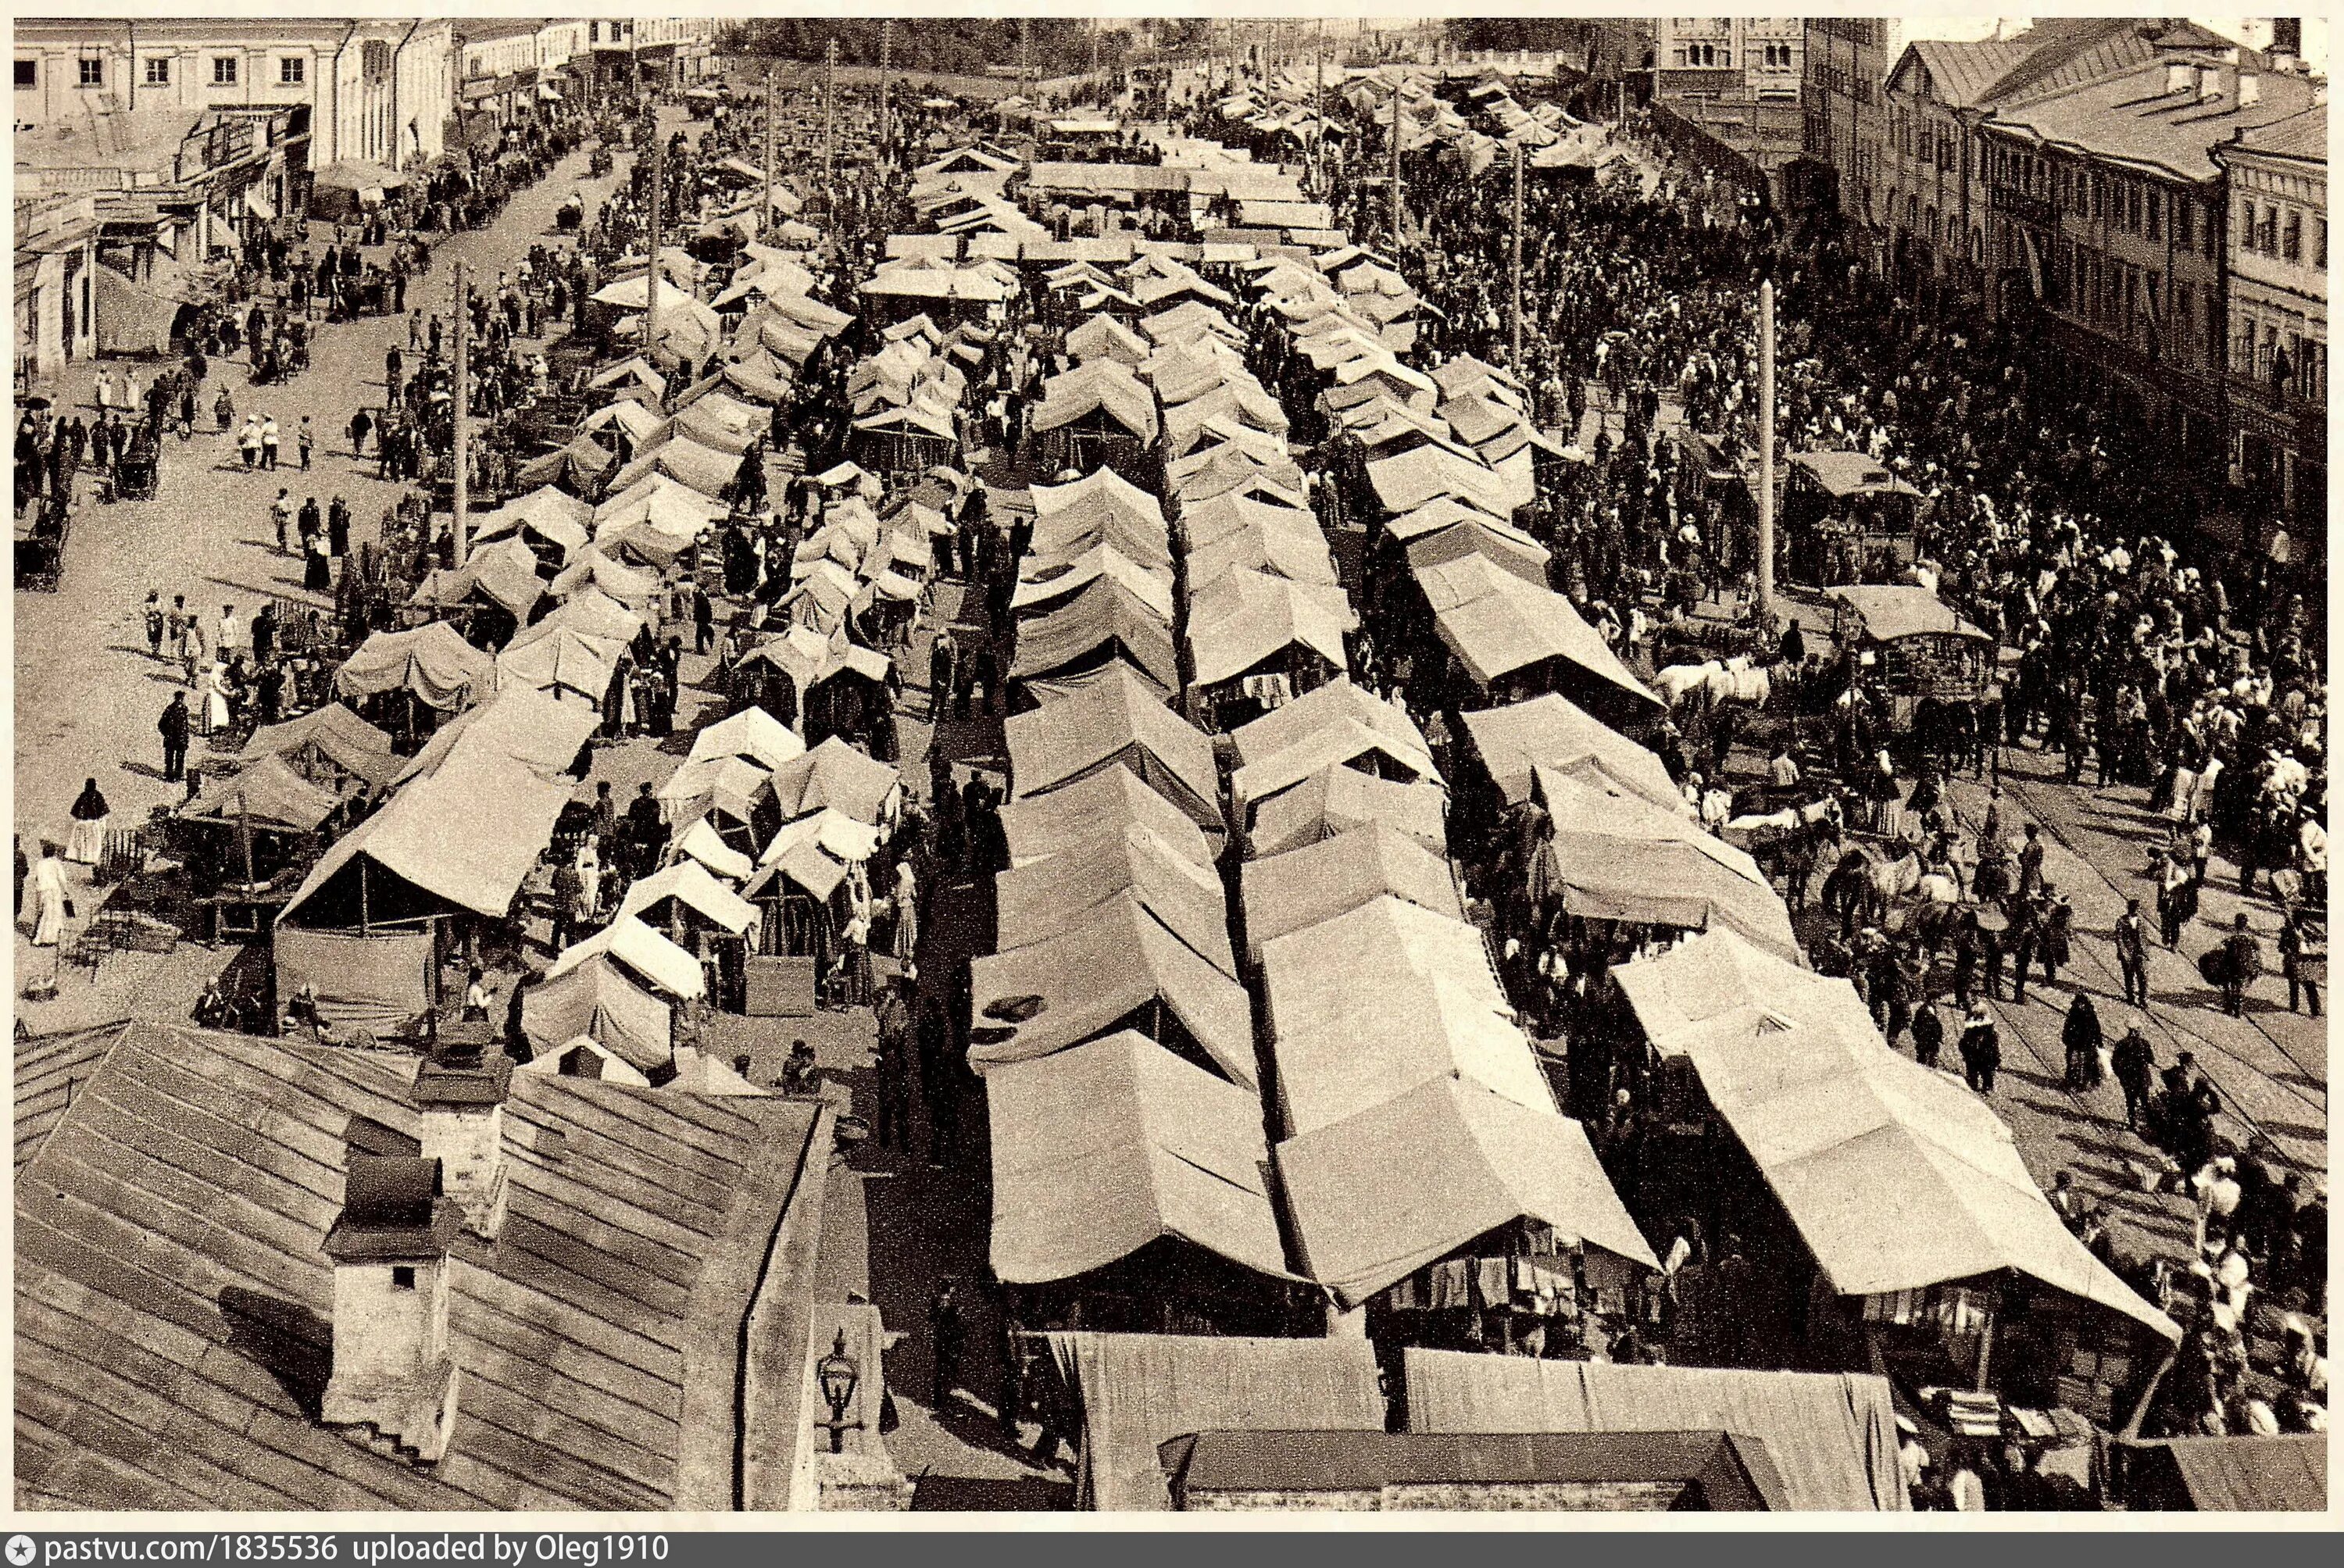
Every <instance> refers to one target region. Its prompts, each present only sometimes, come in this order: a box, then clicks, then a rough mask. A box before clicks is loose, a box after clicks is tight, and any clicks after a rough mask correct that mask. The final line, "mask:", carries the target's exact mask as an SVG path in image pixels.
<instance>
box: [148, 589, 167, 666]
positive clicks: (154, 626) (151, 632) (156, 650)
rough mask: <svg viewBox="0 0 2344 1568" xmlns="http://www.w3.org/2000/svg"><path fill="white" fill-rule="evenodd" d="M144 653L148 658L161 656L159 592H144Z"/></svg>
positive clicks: (161, 624) (160, 604) (161, 616)
mask: <svg viewBox="0 0 2344 1568" xmlns="http://www.w3.org/2000/svg"><path fill="white" fill-rule="evenodd" d="M145 614H146V618H147V656H148V657H149V658H154V659H160V658H161V657H162V656H163V595H162V593H161V592H160V591H159V590H157V589H152V588H150V589H148V590H147V605H146V611H145Z"/></svg>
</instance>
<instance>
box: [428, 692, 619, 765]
mask: <svg viewBox="0 0 2344 1568" xmlns="http://www.w3.org/2000/svg"><path fill="white" fill-rule="evenodd" d="M599 723H601V720H600V717H599V715H597V714H596V713H594V712H592V711H591V709H581V707H580V706H579V705H578V704H577V703H563V702H560V701H557V700H556V699H555V698H554V697H552V696H551V695H550V694H548V693H543V692H533V691H529V690H526V689H515V688H510V687H508V688H507V689H506V690H504V691H501V692H500V693H497V699H496V701H495V702H493V703H483V704H482V705H480V706H479V707H476V708H473V709H470V711H468V712H465V713H459V714H457V715H456V716H455V717H454V718H452V719H450V720H449V721H448V722H447V723H443V724H441V725H440V728H439V729H438V730H437V731H436V732H435V733H433V734H432V736H431V739H430V740H429V741H428V742H426V743H425V744H424V747H423V749H422V750H421V751H419V752H418V753H416V754H415V755H414V756H413V757H412V758H411V759H409V762H408V764H407V766H406V767H405V768H404V769H402V770H401V771H400V773H399V782H400V783H402V784H403V783H405V782H406V781H407V780H409V779H411V778H414V777H416V776H418V775H419V774H431V773H436V772H438V771H439V770H440V769H441V768H443V767H447V766H450V765H452V764H459V763H465V762H475V761H477V762H480V763H482V764H488V765H490V766H493V767H503V766H507V765H519V766H521V767H525V768H527V769H529V770H530V772H531V773H533V774H537V775H538V776H539V777H541V778H544V779H548V780H557V779H558V782H560V783H561V784H564V785H567V784H568V783H569V780H568V779H566V778H560V777H559V775H561V774H565V773H567V772H568V770H569V768H570V765H571V763H573V762H575V761H576V760H577V757H578V751H579V748H580V747H581V746H583V745H584V744H586V742H587V739H588V738H589V737H590V736H591V735H592V734H593V733H594V731H595V728H596V726H597V725H598V724H599Z"/></svg>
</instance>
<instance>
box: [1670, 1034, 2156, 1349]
mask: <svg viewBox="0 0 2344 1568" xmlns="http://www.w3.org/2000/svg"><path fill="white" fill-rule="evenodd" d="M1687 1055H1688V1056H1689V1057H1691V1058H1692V1065H1693V1070H1694V1071H1695V1072H1697V1073H1698V1074H1699V1075H1700V1076H1701V1081H1702V1087H1703V1088H1704V1089H1705V1090H1706V1091H1707V1092H1708V1095H1709V1099H1710V1103H1711V1104H1712V1105H1713V1106H1714V1107H1715V1108H1716V1109H1717V1113H1718V1115H1719V1116H1721V1117H1722V1118H1724V1120H1725V1122H1726V1124H1727V1126H1729V1127H1731V1128H1733V1134H1734V1136H1735V1137H1736V1138H1739V1139H1740V1140H1741V1143H1742V1146H1743V1148H1744V1149H1745V1150H1747V1151H1748V1152H1749V1155H1750V1158H1752V1160H1753V1162H1755V1164H1756V1165H1757V1167H1758V1168H1759V1171H1760V1172H1761V1174H1763V1176H1764V1178H1765V1179H1766V1184H1767V1186H1768V1187H1770V1188H1771V1189H1773V1192H1774V1195H1775V1197H1776V1198H1777V1199H1780V1200H1781V1201H1782V1204H1783V1209H1785V1210H1786V1211H1787V1212H1788V1213H1789V1215H1790V1217H1791V1222H1792V1223H1793V1225H1795V1226H1797V1227H1798V1230H1799V1236H1800V1239H1802V1240H1803V1241H1804V1242H1805V1244H1806V1247H1807V1250H1808V1251H1809V1252H1811V1253H1812V1254H1814V1259H1815V1261H1816V1263H1817V1265H1818V1266H1819V1267H1820V1268H1821V1269H1822V1270H1823V1273H1824V1278H1825V1279H1826V1280H1829V1281H1830V1283H1831V1286H1832V1288H1833V1289H1834V1290H1836V1291H1838V1292H1839V1293H1840V1294H1842V1295H1846V1296H1866V1295H1876V1294H1880V1293H1883V1292H1886V1291H1892V1290H1919V1289H1921V1288H1923V1287H1925V1286H1928V1285H1936V1284H1943V1283H1946V1282H1948V1281H1952V1280H1970V1279H1975V1278H1976V1277H1978V1276H1980V1275H1985V1274H1993V1273H1996V1272H1999V1271H2001V1270H2014V1271H2016V1272H2017V1273H2021V1274H2026V1275H2028V1276H2030V1277H2031V1278H2033V1279H2036V1280H2040V1281H2042V1282H2043V1283H2045V1284H2046V1285H2049V1286H2052V1287H2053V1288H2055V1289H2056V1290H2064V1291H2066V1292H2067V1293H2068V1294H2069V1295H2071V1296H2076V1297H2079V1298H2081V1299H2083V1300H2088V1301H2093V1302H2096V1303H2098V1304H2099V1305H2101V1306H2103V1307H2106V1308H2107V1309H2109V1310H2112V1311H2115V1312H2118V1313H2121V1314H2122V1315H2124V1316H2125V1317H2127V1318H2130V1319H2132V1320H2135V1321H2137V1322H2139V1323H2143V1324H2146V1325H2147V1326H2148V1327H2149V1328H2151V1329H2154V1330H2156V1331H2157V1332H2158V1333H2160V1334H2162V1335H2164V1336H2165V1337H2166V1338H2167V1339H2169V1340H2177V1339H2179V1338H2180V1337H2181V1330H2180V1329H2179V1328H2178V1327H2177V1326H2176V1325H2175V1324H2174V1322H2173V1320H2171V1319H2169V1318H2167V1316H2166V1315H2165V1314H2164V1313H2162V1312H2160V1311H2158V1310H2157V1309H2156V1308H2155V1307H2152V1306H2151V1305H2149V1304H2148V1303H2147V1301H2144V1300H2141V1299H2140V1298H2139V1297H2138V1296H2137V1295H2135V1294H2134V1293H2133V1291H2132V1290H2131V1288H2130V1287H2129V1286H2127V1285H2126V1284H2125V1283H2124V1281H2123V1280H2119V1279H2117V1276H2116V1275H2115V1274H2113V1273H2111V1272H2110V1271H2109V1270H2108V1269H2107V1266H2106V1265H2105V1264H2103V1263H2102V1262H2101V1261H2100V1260H2099V1259H2096V1258H2095V1257H2093V1256H2092V1254H2091V1253H2090V1252H2088V1251H2087V1250H2086V1249H2085V1247H2084V1244H2083V1243H2082V1242H2081V1241H2079V1240H2077V1239H2076V1237H2075V1236H2074V1235H2073V1234H2072V1233H2071V1232H2070V1231H2069V1230H2068V1229H2067V1228H2066V1225H2064V1224H2063V1223H2061V1221H2060V1219H2059V1216H2058V1214H2057V1213H2056V1211H2054V1210H2053V1209H2052V1208H2051V1204H2050V1200H2049V1199H2046V1198H2045V1197H2044V1195H2043V1190H2042V1189H2041V1188H2039V1187H2037V1186H2036V1183H2035V1179H2034V1178H2033V1176H2031V1175H2030V1174H2029V1173H2028V1171H2027V1168H2026V1162H2025V1161H2024V1160H2022V1159H2021V1158H2019V1154H2018V1146H2017V1143H2016V1140H2015V1139H2014V1138H2012V1136H2011V1133H2010V1129H2009V1128H2007V1127H2006V1126H2005V1125H2004V1123H2003V1120H2002V1118H2000V1117H1999V1116H1997V1115H1995V1111H1994V1109H1993V1108H1992V1107H1990V1106H1989V1105H1987V1104H1986V1102H1985V1101H1984V1100H1982V1099H1980V1098H1978V1097H1977V1096H1976V1095H1975V1094H1973V1093H1971V1092H1970V1090H1969V1089H1968V1088H1967V1087H1965V1085H1963V1084H1962V1083H1961V1081H1960V1080H1959V1079H1957V1078H1955V1077H1951V1076H1950V1075H1948V1074H1945V1073H1941V1072H1939V1071H1937V1070H1936V1069H1935V1068H1933V1067H1923V1066H1921V1065H1920V1064H1919V1063H1918V1062H1915V1061H1912V1060H1910V1059H1908V1058H1906V1057H1902V1056H1899V1055H1898V1054H1897V1053H1896V1052H1894V1051H1893V1050H1891V1049H1889V1047H1887V1046H1886V1045H1884V1043H1882V1041H1881V1039H1880V1037H1878V1036H1877V1035H1876V1034H1872V1033H1870V1032H1869V1031H1866V1033H1865V1034H1864V1035H1853V1034H1850V1033H1846V1032H1843V1031H1842V1030H1840V1029H1837V1028H1833V1027H1827V1026H1814V1025H1807V1024H1800V1025H1797V1026H1796V1027H1793V1028H1791V1029H1789V1030H1786V1031H1783V1033H1781V1034H1778V1035H1775V1036H1773V1037H1770V1038H1769V1039H1767V1040H1766V1041H1765V1042H1763V1046H1762V1047H1757V1048H1753V1047H1750V1046H1748V1045H1746V1044H1733V1043H1727V1044H1703V1045H1695V1046H1693V1047H1692V1048H1691V1049H1690V1050H1689V1051H1688V1052H1687Z"/></svg>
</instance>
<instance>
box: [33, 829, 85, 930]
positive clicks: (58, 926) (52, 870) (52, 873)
mask: <svg viewBox="0 0 2344 1568" xmlns="http://www.w3.org/2000/svg"><path fill="white" fill-rule="evenodd" d="M72 913H73V898H72V884H71V883H70V882H68V881H67V880H66V863H65V862H64V861H62V860H60V859H58V858H57V845H56V840H55V839H51V838H45V839H43V840H41V858H40V859H39V860H38V861H36V862H35V863H34V865H33V874H32V875H30V876H28V877H26V878H25V906H24V908H23V910H22V911H21V912H20V918H21V919H23V920H24V922H25V924H26V925H28V926H31V927H32V928H33V946H35V947H54V946H56V945H57V944H58V943H59V942H60V941H62V940H63V939H64V937H65V934H66V917H67V916H70V915H71V914H72Z"/></svg>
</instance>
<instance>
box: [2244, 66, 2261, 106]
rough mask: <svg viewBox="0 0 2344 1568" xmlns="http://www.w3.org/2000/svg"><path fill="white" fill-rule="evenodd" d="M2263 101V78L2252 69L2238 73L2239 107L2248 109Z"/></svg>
mask: <svg viewBox="0 0 2344 1568" xmlns="http://www.w3.org/2000/svg"><path fill="white" fill-rule="evenodd" d="M2262 101H2263V79H2262V78H2261V77H2260V76H2257V75H2256V74H2255V73H2254V72H2252V71H2240V72H2239V73H2238V107H2240V108H2242V109H2248V108H2252V107H2254V106H2255V105H2257V104H2259V103H2261V102H2262Z"/></svg>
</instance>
